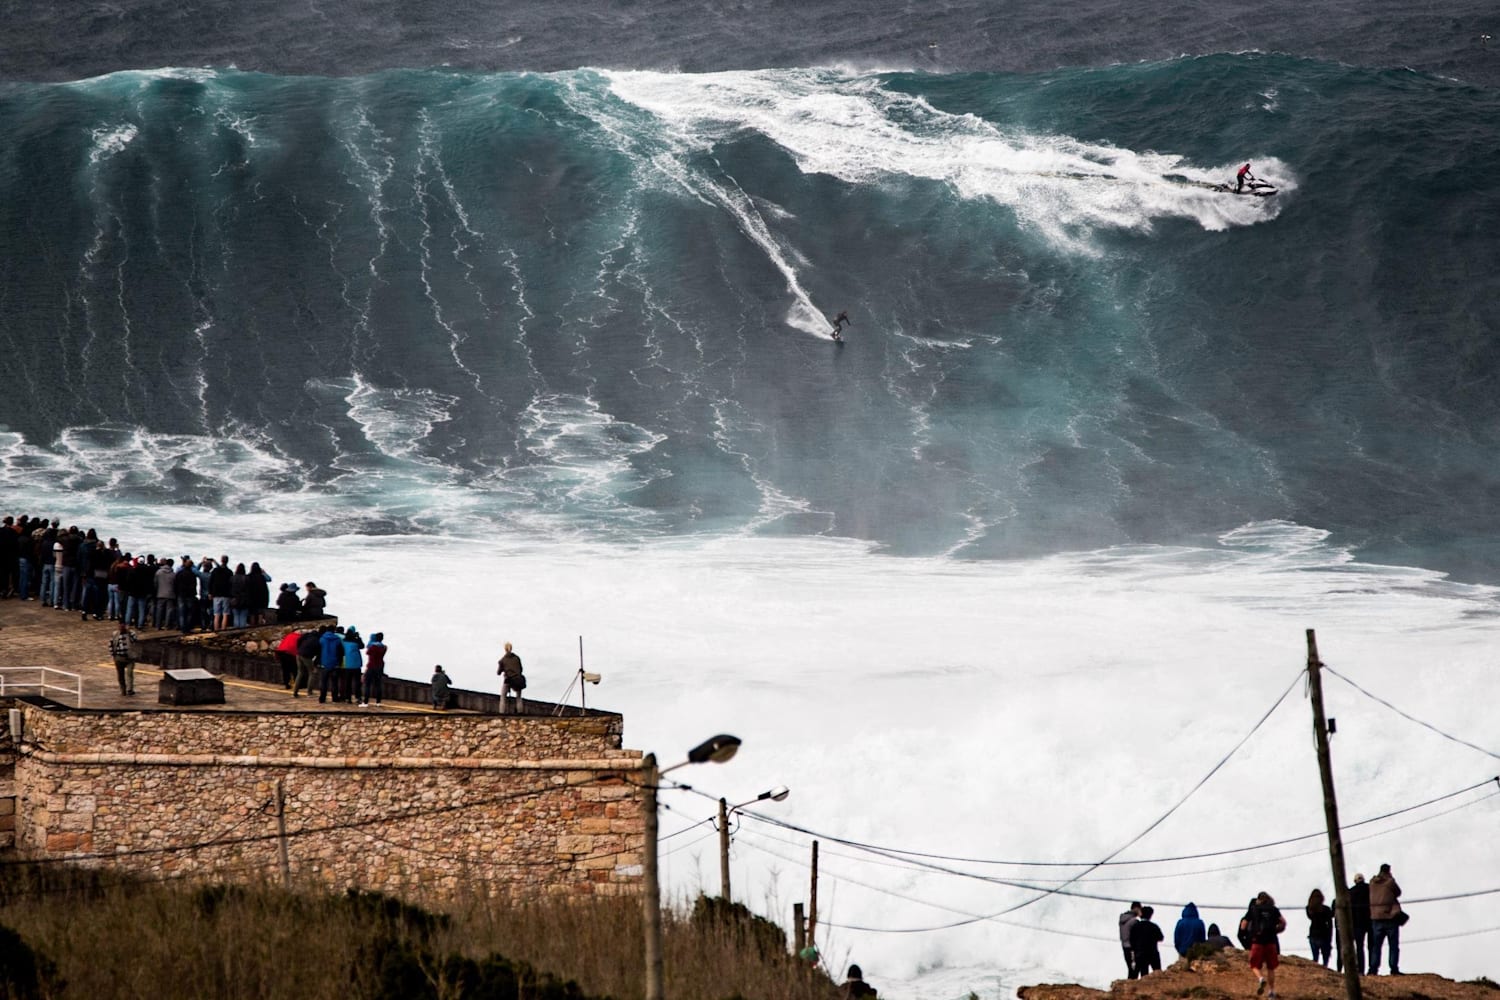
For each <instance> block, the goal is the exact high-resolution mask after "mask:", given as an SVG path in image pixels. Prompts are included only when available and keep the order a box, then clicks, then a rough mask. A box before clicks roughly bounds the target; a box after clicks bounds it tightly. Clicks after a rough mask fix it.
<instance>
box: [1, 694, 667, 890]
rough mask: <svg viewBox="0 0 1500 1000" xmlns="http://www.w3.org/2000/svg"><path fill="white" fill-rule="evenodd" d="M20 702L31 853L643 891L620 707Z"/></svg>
mask: <svg viewBox="0 0 1500 1000" xmlns="http://www.w3.org/2000/svg"><path fill="white" fill-rule="evenodd" d="M14 704H16V705H17V706H18V707H20V708H21V709H22V712H23V716H24V720H23V725H22V727H21V729H22V732H21V736H20V739H19V740H17V741H10V740H8V739H6V740H4V744H3V745H0V762H3V760H4V759H5V756H4V755H5V754H7V753H10V752H12V751H13V752H14V766H13V772H14V774H13V783H14V787H13V793H14V799H13V802H14V806H13V819H12V825H13V826H14V830H15V840H16V844H15V851H16V853H17V854H19V855H20V856H22V857H26V858H33V859H36V858H69V859H72V860H73V861H75V862H76V863H78V864H85V865H96V866H97V865H110V866H118V867H123V868H129V869H132V870H136V871H140V872H143V873H147V874H153V875H162V876H169V875H188V876H197V875H202V876H204V877H210V876H212V877H227V878H230V879H244V880H250V879H270V880H275V881H279V880H281V879H282V878H283V877H289V878H290V880H291V881H293V882H297V883H305V884H316V885H321V886H327V887H335V888H342V887H349V886H360V887H363V888H369V889H381V890H385V891H390V892H397V893H401V894H403V895H408V896H411V895H418V896H423V895H425V896H447V897H452V896H457V895H462V894H470V893H473V894H481V895H495V894H506V895H516V894H521V895H527V894H542V893H573V894H613V893H620V892H635V891H637V890H638V887H639V881H640V863H641V847H642V843H643V840H642V836H643V830H644V824H643V822H642V817H641V813H640V792H639V788H638V785H637V784H636V783H634V782H633V780H632V779H633V778H634V769H635V768H636V767H638V765H639V761H640V754H639V753H637V752H635V751H629V750H623V749H621V747H620V738H621V731H622V726H623V720H622V719H621V718H620V717H619V716H618V715H609V714H604V713H600V714H597V715H591V716H584V717H569V718H553V717H549V716H480V715H395V714H378V715H377V714H371V715H363V714H343V713H341V714H337V715H333V714H300V713H295V712H286V713H270V712H267V713H244V712H204V711H194V712H173V711H171V710H148V711H113V712H111V711H72V710H66V709H60V708H57V707H55V706H45V705H40V704H25V703H14ZM0 780H3V776H0ZM0 801H3V799H0ZM278 802H281V803H282V805H281V806H278ZM278 812H280V815H278ZM283 824H284V828H285V835H284V836H283V835H282V833H281V829H282V825H283ZM4 825H5V824H4V822H3V817H0V828H3V826H4ZM283 849H284V850H285V858H286V861H285V868H283V861H282V851H283Z"/></svg>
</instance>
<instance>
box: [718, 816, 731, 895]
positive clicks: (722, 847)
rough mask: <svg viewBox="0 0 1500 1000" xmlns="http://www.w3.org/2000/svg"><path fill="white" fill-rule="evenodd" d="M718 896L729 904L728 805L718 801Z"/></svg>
mask: <svg viewBox="0 0 1500 1000" xmlns="http://www.w3.org/2000/svg"><path fill="white" fill-rule="evenodd" d="M719 895H720V896H721V897H722V898H723V900H724V902H726V903H727V902H729V803H728V801H726V800H724V799H720V800H719Z"/></svg>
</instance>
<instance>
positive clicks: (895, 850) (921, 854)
mask: <svg viewBox="0 0 1500 1000" xmlns="http://www.w3.org/2000/svg"><path fill="white" fill-rule="evenodd" d="M1491 783H1493V784H1495V785H1496V786H1497V788H1500V776H1496V777H1493V778H1485V779H1484V780H1483V781H1476V782H1475V783H1474V784H1472V785H1466V786H1464V787H1463V788H1460V789H1457V790H1455V791H1452V792H1448V793H1446V794H1443V795H1438V796H1434V797H1433V798H1430V799H1426V800H1425V801H1422V802H1417V803H1415V804H1413V805H1409V806H1403V807H1401V808H1400V809H1393V810H1391V811H1390V812H1385V813H1381V814H1380V815H1378V816H1370V817H1368V818H1366V819H1362V820H1358V821H1356V822H1353V823H1345V824H1343V825H1342V826H1341V827H1340V829H1341V830H1353V829H1355V828H1357V827H1361V826H1368V825H1369V824H1371V823H1378V822H1380V821H1381V820H1386V819H1391V818H1393V817H1395V816H1400V815H1402V814H1404V813H1409V812H1415V811H1416V810H1418V809H1422V808H1425V807H1427V806H1430V805H1435V804H1437V803H1439V802H1443V801H1445V800H1447V799H1451V798H1456V797H1457V796H1459V795H1463V794H1464V793H1466V792H1472V791H1474V789H1476V788H1483V787H1484V786H1485V785H1488V784H1491ZM690 790H691V791H693V792H695V793H696V794H698V795H701V796H703V797H704V798H713V796H711V795H709V794H708V793H707V792H702V791H698V790H697V789H690ZM1475 801H1476V802H1482V801H1484V800H1483V799H1476V800H1475ZM1473 804H1474V803H1466V805H1473ZM740 812H741V813H742V814H743V815H746V816H750V817H752V818H754V819H758V820H761V821H762V822H767V823H774V824H776V825H778V826H785V827H787V828H788V829H792V830H795V831H796V832H798V833H806V834H808V835H810V836H815V837H821V838H824V839H827V840H832V841H834V842H836V843H840V844H843V845H845V846H847V847H854V848H858V849H861V850H870V851H879V852H882V853H885V854H891V855H904V856H906V857H910V858H928V859H931V860H934V861H954V862H958V863H961V864H973V865H997V866H1014V867H1018V868H1049V867H1056V868H1073V867H1078V866H1080V865H1093V864H1095V863H1094V862H1091V861H1004V860H997V859H992V858H968V857H959V856H955V855H949V854H934V853H930V852H925V851H912V850H907V849H905V848H900V847H889V846H886V845H883V844H871V843H867V842H864V841H858V840H850V839H847V838H840V837H835V836H832V835H830V834H822V833H817V832H816V831H813V830H804V829H801V828H799V827H796V826H794V825H793V824H790V823H783V822H780V821H777V820H773V819H771V818H770V817H766V816H763V815H761V814H759V813H755V812H752V811H750V810H747V809H742V810H740ZM1438 815H1444V814H1443V813H1439V814H1438ZM709 821H710V820H704V821H703V822H705V823H706V822H709ZM679 832H681V831H679ZM673 836H675V834H673ZM1326 836H1327V833H1326V832H1324V831H1319V832H1317V833H1304V834H1300V835H1298V836H1295V837H1283V838H1282V839H1280V840H1270V841H1266V842H1265V843H1261V844H1251V845H1249V846H1246V847H1233V848H1227V849H1225V850H1220V851H1203V852H1200V853H1197V854H1179V855H1176V856H1173V857H1163V858H1142V859H1140V860H1138V861H1107V862H1102V863H1099V864H1098V865H1097V867H1106V866H1108V867H1130V866H1133V865H1155V864H1168V863H1172V862H1177V861H1197V860H1201V859H1203V858H1218V857H1226V856H1228V855H1231V854H1246V853H1249V852H1252V851H1259V850H1264V849H1265V848H1268V847H1282V846H1284V845H1286V844H1294V843H1296V842H1298V841H1301V840H1314V839H1316V838H1318V837H1326ZM662 839H663V840H665V839H666V838H665V837H664V838H662ZM1256 863H1259V862H1256ZM1209 870H1211V871H1213V870H1223V869H1209ZM1189 874H1192V873H1189ZM1074 881H1076V880H1074Z"/></svg>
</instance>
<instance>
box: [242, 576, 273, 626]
mask: <svg viewBox="0 0 1500 1000" xmlns="http://www.w3.org/2000/svg"><path fill="white" fill-rule="evenodd" d="M249 576H250V581H249V584H248V586H247V588H246V593H245V597H246V605H247V606H248V607H249V610H250V624H251V625H266V624H269V621H268V617H267V615H266V611H267V610H269V609H270V607H271V575H270V574H269V573H267V572H266V571H265V570H263V569H261V568H260V563H258V562H253V563H251V564H250V574H249Z"/></svg>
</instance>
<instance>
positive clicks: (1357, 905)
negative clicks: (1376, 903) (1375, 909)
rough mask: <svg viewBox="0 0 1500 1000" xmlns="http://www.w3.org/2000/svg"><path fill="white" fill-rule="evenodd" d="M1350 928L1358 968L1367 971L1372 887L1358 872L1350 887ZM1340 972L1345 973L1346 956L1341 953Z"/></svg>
mask: <svg viewBox="0 0 1500 1000" xmlns="http://www.w3.org/2000/svg"><path fill="white" fill-rule="evenodd" d="M1349 917H1350V920H1349V926H1350V928H1352V929H1353V931H1354V934H1353V937H1354V959H1355V962H1356V963H1357V965H1356V968H1358V969H1359V971H1360V974H1361V975H1363V974H1364V971H1365V954H1366V951H1365V946H1366V945H1367V944H1369V942H1370V885H1369V883H1368V882H1366V881H1365V877H1364V875H1362V874H1360V873H1358V872H1356V873H1355V875H1354V884H1353V885H1351V886H1350V887H1349ZM1338 965H1339V971H1340V972H1342V971H1344V955H1343V953H1342V952H1340V953H1339V961H1338Z"/></svg>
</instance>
